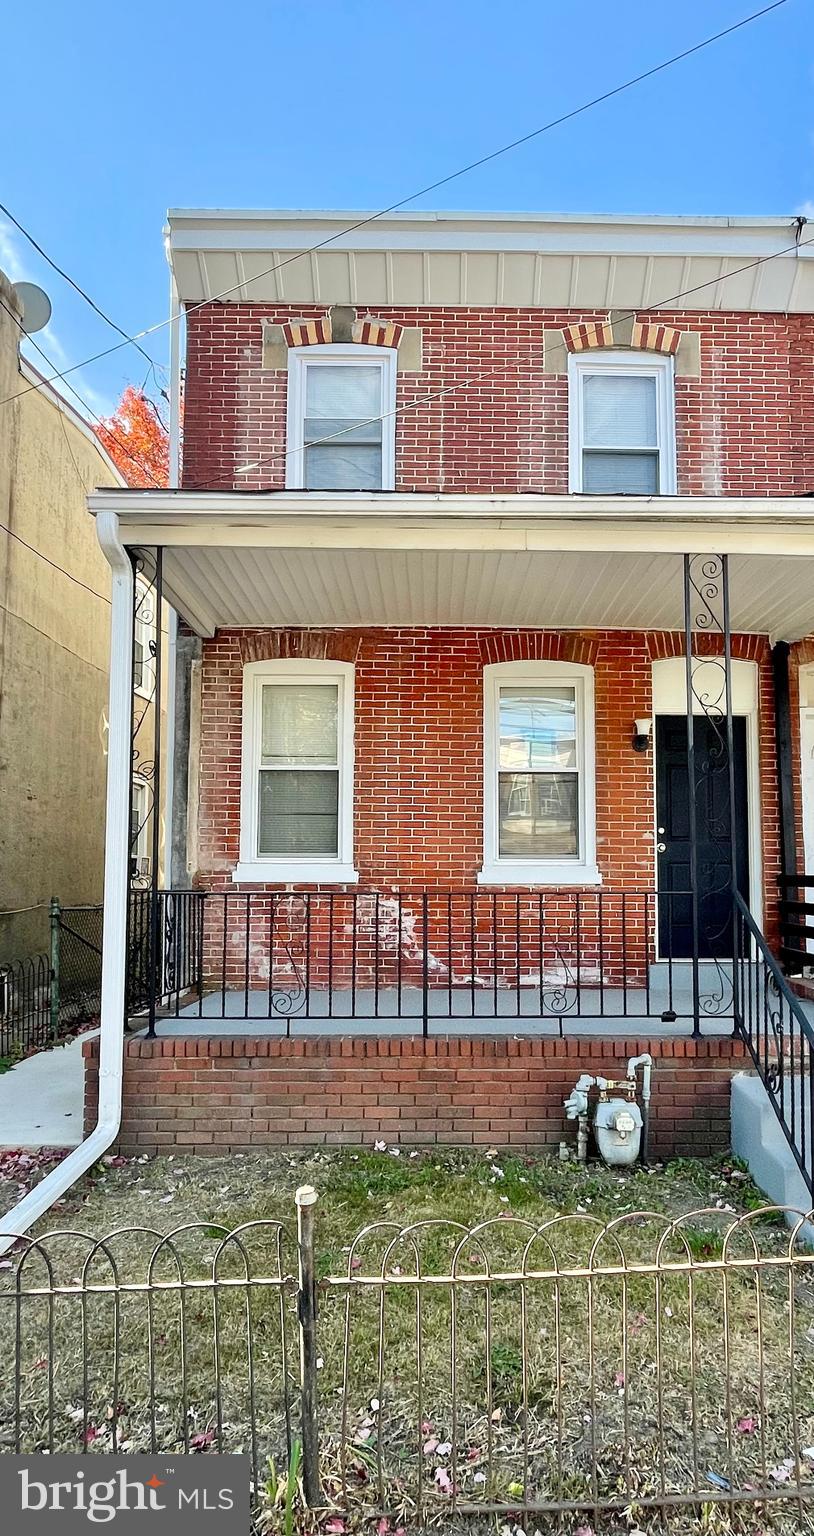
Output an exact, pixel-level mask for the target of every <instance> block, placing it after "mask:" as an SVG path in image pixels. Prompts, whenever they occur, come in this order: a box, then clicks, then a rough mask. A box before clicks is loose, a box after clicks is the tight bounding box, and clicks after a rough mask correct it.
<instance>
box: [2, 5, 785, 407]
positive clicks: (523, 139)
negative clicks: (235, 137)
mask: <svg viewBox="0 0 814 1536" xmlns="http://www.w3.org/2000/svg"><path fill="white" fill-rule="evenodd" d="M786 4H788V0H773V3H772V4H771V5H765V6H763V7H762V8H761V9H760V10H759V11H752V12H751V14H750V15H748V16H743V17H741V19H740V21H736V22H733V23H732V25H731V26H729V27H724V28H722V30H721V31H720V32H715V33H713V34H712V36H710V37H705V38H703V39H702V41H701V42H699V43H694V44H693V45H692V46H691V47H690V48H684V49H682V51H681V52H680V53H675V54H673V55H672V57H671V58H669V59H663V60H662V61H661V63H659V64H654V65H653V66H652V67H651V68H650V69H645V70H642V71H641V73H640V74H638V75H633V76H632V77H631V78H630V79H629V80H625V81H623V82H622V84H621V85H615V86H613V87H612V88H611V89H610V90H607V91H603V92H601V94H600V95H598V96H593V97H591V99H590V101H584V102H582V103H581V104H580V105H579V106H577V107H573V108H572V109H571V110H570V111H569V112H563V113H562V114H561V115H560V116H559V117H554V118H551V119H550V121H549V122H547V123H543V124H542V125H541V126H540V127H539V128H533V129H532V130H531V131H530V132H529V133H524V134H521V136H520V137H519V138H517V139H512V140H511V141H510V142H509V143H508V144H502V145H501V146H500V148H499V149H493V150H491V151H490V153H489V154H486V155H481V156H480V157H479V159H477V160H471V161H470V162H469V164H468V165H463V166H461V167H460V168H459V169H458V170H456V171H450V172H449V174H448V175H447V176H441V177H439V178H438V180H437V181H431V182H429V183H428V184H427V186H425V187H420V188H419V189H418V191H416V192H411V193H410V194H409V195H408V196H407V197H402V198H400V199H399V200H398V202H395V203H389V204H388V206H387V207H386V208H380V209H379V211H378V212H377V213H371V214H368V215H366V217H365V218H363V219H359V220H357V222H356V223H355V224H349V225H347V226H346V228H344V229H340V230H336V231H335V232H334V234H332V235H326V237H325V239H324V240H319V241H317V243H316V244H315V245H311V246H309V247H308V248H307V249H306V250H304V251H295V252H294V253H293V255H291V256H287V257H286V259H285V260H284V261H279V262H277V263H276V264H275V265H274V266H272V267H266V268H265V270H264V271H262V272H255V273H253V274H252V275H251V276H249V277H246V278H244V279H243V281H241V282H238V283H233V284H232V285H231V287H229V288H223V289H221V291H220V293H217V294H213V295H212V297H211V298H207V299H200V300H199V301H198V303H197V304H190V305H189V307H188V308H187V310H186V314H187V315H190V314H193V313H194V312H195V310H197V309H201V308H203V307H204V306H205V305H206V304H217V303H218V302H219V301H220V300H221V299H225V298H228V296H229V295H230V294H232V293H235V292H237V290H238V289H243V288H246V287H248V285H249V283H255V282H258V281H259V279H260V278H263V277H270V276H271V274H272V273H273V272H279V271H281V270H282V268H283V267H287V266H290V265H291V263H292V262H294V261H301V260H302V258H303V257H304V256H311V255H313V254H314V253H315V252H316V251H321V250H323V249H324V247H325V246H326V245H332V244H333V243H334V242H335V241H336V240H341V239H344V237H345V236H347V235H351V234H353V233H354V232H355V231H356V230H358V229H364V228H365V227H366V226H367V225H368V224H373V223H375V222H376V220H377V219H383V218H386V216H387V215H388V214H389V213H396V212H397V211H398V210H399V209H400V208H405V207H406V206H407V204H408V203H413V202H415V201H416V199H417V198H419V197H426V196H427V195H428V194H429V193H430V192H436V191H437V190H438V188H439V187H445V186H448V185H449V183H450V182H452V181H456V180H457V179H458V178H459V177H460V176H466V175H468V173H469V172H470V171H474V170H477V169H478V168H479V167H480V166H482V165H487V164H488V163H489V162H490V161H492V160H497V159H498V158H499V157H500V156H501V155H507V154H509V152H510V151H511V150H513V149H518V148H520V146H521V145H523V144H529V143H531V142H532V140H534V139H538V138H540V137H541V136H542V135H543V134H545V133H550V132H551V130H552V129H554V128H559V127H560V126H561V125H562V124H563V123H568V122H571V120H572V119H573V118H575V117H580V116H581V115H582V114H583V113H584V112H589V111H591V109H592V108H593V107H597V106H600V105H601V104H602V103H603V102H605V101H610V100H612V99H613V97H615V96H620V95H621V94H622V93H623V92H624V91H628V90H630V89H631V88H632V87H633V86H634V85H640V84H641V83H642V81H644V80H650V79H652V78H653V76H654V75H658V74H661V73H662V72H663V71H664V70H666V69H670V68H671V67H672V66H673V65H674V64H679V63H681V62H682V60H684V59H689V58H691V57H692V56H693V54H696V53H700V52H702V50H703V49H704V48H709V47H711V46H712V44H713V43H717V42H720V41H721V40H722V39H723V38H725V37H731V36H732V34H733V33H734V32H739V31H741V29H742V28H743V27H748V26H750V25H751V23H752V22H753V21H759V20H760V18H761V17H763V16H768V15H770V13H771V12H772V11H777V10H780V8H781V7H782V6H784V5H786ZM175 318H176V317H175V316H173V315H169V316H167V318H166V319H164V320H159V321H157V322H156V324H155V325H150V326H147V327H146V328H145V329H144V330H142V331H136V332H135V334H134V335H132V336H128V337H127V338H126V339H125V340H124V341H120V342H117V343H116V345H115V346H112V347H107V348H106V349H105V350H104V351H102V352H96V353H94V355H93V356H92V357H87V358H85V360H84V361H83V362H81V363H73V364H72V365H71V367H70V368H65V369H63V371H62V372H61V373H55V374H54V375H53V377H52V378H51V379H47V380H46V381H45V382H46V383H53V382H54V381H55V380H56V379H64V378H66V377H67V375H68V374H69V373H74V372H76V370H77V369H78V368H87V367H89V366H90V364H91V363H96V362H99V361H100V359H101V358H103V357H110V356H111V354H112V353H114V352H118V351H120V350H121V348H122V347H125V346H129V345H130V344H131V342H132V343H135V342H138V341H140V340H142V339H143V338H144V337H145V336H151V335H154V334H155V332H156V331H160V330H163V328H164V327H165V326H167V325H171V324H172V323H173V321H174V320H175ZM39 387H40V386H39V385H36V384H29V385H28V386H27V388H26V389H24V390H19V391H18V395H19V394H27V393H28V390H30V389H37V388H39ZM17 397H18V396H17V395H7V396H6V398H5V399H4V400H0V405H7V404H8V403H9V401H10V400H14V399H16V398H17Z"/></svg>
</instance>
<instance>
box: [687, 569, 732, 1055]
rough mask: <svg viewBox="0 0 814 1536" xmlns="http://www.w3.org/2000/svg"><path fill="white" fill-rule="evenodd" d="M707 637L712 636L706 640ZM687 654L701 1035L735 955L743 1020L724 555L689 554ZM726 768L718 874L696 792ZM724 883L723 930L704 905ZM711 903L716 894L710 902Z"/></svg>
mask: <svg viewBox="0 0 814 1536" xmlns="http://www.w3.org/2000/svg"><path fill="white" fill-rule="evenodd" d="M705 641H706V643H704V642H705ZM684 656H685V667H686V709H687V776H688V780H689V793H688V798H687V806H688V829H687V830H688V833H689V866H690V902H691V909H692V996H693V1026H692V1032H693V1036H694V1037H695V1038H698V1037H699V1036H700V1034H701V1019H702V1018H709V1017H715V1016H719V1015H720V1013H721V1011H722V1010H723V1007H724V1005H725V1001H726V999H725V997H724V995H723V989H724V986H725V982H726V979H727V978H726V977H725V972H724V970H723V966H724V965H726V964H728V963H731V967H732V970H731V982H730V985H731V996H732V1011H733V1018H734V1020H735V1027H736V1028H737V1019H738V996H737V986H738V974H737V966H736V964H735V945H736V939H735V933H736V925H735V921H734V906H733V903H734V896H735V893H736V891H737V890H738V870H737V853H736V845H735V834H736V824H737V813H736V802H735V751H734V736H733V727H732V635H731V625H730V614H729V564H728V557H727V556H726V555H698V554H696V555H689V554H688V555H685V556H684ZM696 716H700V717H702V718H705V719H706V720H707V721H708V722H709V723H710V725H711V726H712V729H713V732H714V736H715V743H716V744H715V747H714V749H713V750H711V751H710V752H709V753H708V754H707V758H706V761H705V762H704V763H703V765H702V766H701V767H699V765H698V762H697V759H696V751H695V719H696ZM719 774H720V775H723V774H726V776H727V779H726V806H727V811H726V813H725V818H724V820H725V822H726V825H724V824H723V822H721V821H720V820H714V819H713V818H712V817H711V816H710V818H709V821H710V825H709V832H708V835H709V836H710V839H711V840H712V841H713V842H714V841H716V840H717V839H720V855H721V857H720V859H718V858H717V856H716V863H717V864H718V865H720V863H721V862H722V861H723V859H724V849H725V847H726V846H728V849H729V854H728V860H727V862H728V868H727V870H726V872H725V874H724V875H719V876H717V877H716V871H715V867H714V866H713V867H710V868H709V869H708V870H705V869H703V868H701V867H700V866H699V847H698V795H699V791H700V790H701V789H702V788H707V790H708V789H709V785H708V784H707V783H706V781H707V780H708V779H709V778H710V777H712V776H713V775H715V776H717V775H719ZM724 891H726V894H727V896H729V897H730V898H731V901H730V902H729V903H728V905H727V911H728V914H729V916H728V920H727V922H726V925H725V927H722V928H721V929H720V932H718V931H717V930H716V931H713V930H712V929H711V927H710V922H711V913H710V911H709V907H708V909H707V911H706V912H705V910H704V901H703V898H704V897H706V898H708V899H709V898H712V897H714V896H716V895H722V894H723V893H724ZM709 905H710V906H711V901H710V902H709ZM702 941H703V949H704V953H705V955H708V954H709V953H710V951H711V953H712V958H713V962H714V964H715V966H716V968H717V970H718V975H719V981H720V985H721V992H720V994H719V993H718V992H717V991H716V992H715V994H714V996H710V997H706V998H702V995H701V966H700V959H701V948H702Z"/></svg>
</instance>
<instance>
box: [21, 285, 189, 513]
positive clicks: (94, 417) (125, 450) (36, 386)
mask: <svg viewBox="0 0 814 1536" xmlns="http://www.w3.org/2000/svg"><path fill="white" fill-rule="evenodd" d="M0 308H2V309H4V310H5V312H6V314H7V315H8V316H9V317H10V318H11V319H12V320H13V321H14V324H15V325H16V326H17V328H18V330H19V331H20V333H21V335H23V336H26V332H25V330H24V329H23V325H22V322H21V321H20V320H19V318H18V317H17V315H15V313H14V310H13V309H10V308H9V306H8V304H6V302H5V300H4V299H0ZM27 340H28V341H29V342H30V343H31V346H32V347H33V348H34V350H35V351H36V352H39V354H40V357H41V358H43V360H44V361H45V362H46V363H47V364H48V367H49V368H53V366H54V364H53V361H52V359H51V358H50V357H49V356H48V353H47V352H44V351H43V349H42V347H41V346H40V344H39V342H37V341H35V340H34V338H33V336H27ZM69 371H70V370H69ZM54 377H55V378H61V377H62V375H61V374H55V375H54ZM50 383H51V380H50V379H43V381H42V384H50ZM42 384H30V385H29V386H28V388H27V389H21V390H19V391H18V394H17V395H10V396H9V397H8V398H9V399H10V400H16V399H18V398H19V396H20V395H27V394H28V393H29V391H30V390H32V389H41V388H42ZM68 389H70V391H71V393H72V394H74V395H75V396H76V398H77V400H78V401H79V403H80V405H83V406H84V408H85V410H86V411H87V413H88V415H89V416H90V417H91V418H92V420H93V421H95V422H96V424H97V426H100V427H103V426H104V420H103V418H102V417H101V416H99V415H98V413H97V412H96V411H94V410H92V409H91V407H90V406H89V405H88V402H87V400H85V399H84V398H83V396H82V395H80V393H79V390H78V389H76V388H75V387H74V385H73V384H69V385H68ZM156 414H157V413H156ZM103 446H104V445H103V444H101V443H100V447H103ZM119 447H120V448H121V451H122V453H123V454H125V455H126V457H127V458H128V459H129V460H130V462H131V463H132V464H135V465H136V467H137V468H138V469H140V470H141V472H142V474H145V475H147V476H148V477H149V479H150V480H152V482H153V485H154V486H155V488H156V490H157V491H160V490H162V489H163V487H162V485H161V483H160V481H158V480H156V478H155V475H154V474H153V472H152V470H150V469H148V468H147V466H146V464H144V462H143V461H142V460H141V459H137V458H136V456H135V454H133V453H131V452H130V449H129V448H126V447H125V445H124V443H122V442H120V443H119ZM83 489H84V486H83Z"/></svg>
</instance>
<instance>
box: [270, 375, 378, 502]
mask: <svg viewBox="0 0 814 1536" xmlns="http://www.w3.org/2000/svg"><path fill="white" fill-rule="evenodd" d="M395 393H396V354H395V352H394V351H391V350H389V349H386V348H383V347H364V346H340V345H330V346H325V347H303V348H300V349H296V350H294V351H292V352H291V353H290V355H289V369H288V442H287V447H286V485H287V486H288V487H289V488H290V489H294V490H306V491H389V490H392V489H393V485H394V483H395V463H394V440H395V417H394V415H393V411H394V409H395Z"/></svg>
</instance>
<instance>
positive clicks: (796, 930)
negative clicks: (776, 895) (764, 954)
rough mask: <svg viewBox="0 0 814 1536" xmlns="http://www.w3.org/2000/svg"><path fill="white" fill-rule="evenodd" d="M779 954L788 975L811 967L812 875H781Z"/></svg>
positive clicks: (813, 945) (813, 955)
mask: <svg viewBox="0 0 814 1536" xmlns="http://www.w3.org/2000/svg"><path fill="white" fill-rule="evenodd" d="M778 883H779V885H780V890H781V892H782V894H781V897H780V958H781V960H782V962H783V968H784V970H785V971H786V973H787V974H788V975H799V974H800V973H801V972H802V971H806V970H809V969H812V968H814V875H805V874H798V875H781V876H780V877H779V882H778Z"/></svg>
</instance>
